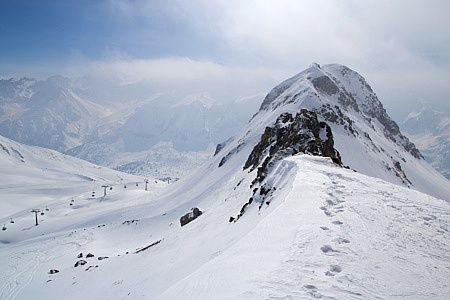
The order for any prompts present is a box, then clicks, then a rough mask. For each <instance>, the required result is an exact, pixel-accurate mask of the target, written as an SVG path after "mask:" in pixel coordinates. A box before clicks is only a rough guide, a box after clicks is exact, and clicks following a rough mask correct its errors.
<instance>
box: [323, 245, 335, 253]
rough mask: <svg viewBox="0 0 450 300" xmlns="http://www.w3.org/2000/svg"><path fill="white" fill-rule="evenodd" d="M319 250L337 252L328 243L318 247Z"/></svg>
mask: <svg viewBox="0 0 450 300" xmlns="http://www.w3.org/2000/svg"><path fill="white" fill-rule="evenodd" d="M320 250H322V252H323V253H333V252H338V251H336V250H334V249H333V248H332V247H331V246H330V245H323V246H322V247H320Z"/></svg>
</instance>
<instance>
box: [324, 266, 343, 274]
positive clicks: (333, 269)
mask: <svg viewBox="0 0 450 300" xmlns="http://www.w3.org/2000/svg"><path fill="white" fill-rule="evenodd" d="M341 272H342V268H341V266H339V265H330V270H328V271H326V272H325V275H326V276H334V275H336V273H341Z"/></svg>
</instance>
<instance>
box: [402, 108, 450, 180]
mask: <svg viewBox="0 0 450 300" xmlns="http://www.w3.org/2000/svg"><path fill="white" fill-rule="evenodd" d="M402 127H403V129H404V131H405V133H406V134H407V135H408V137H409V138H410V139H411V140H412V141H413V142H414V144H415V145H417V147H418V148H419V149H420V152H421V153H422V154H423V156H424V157H425V159H426V160H427V161H428V162H429V163H430V165H432V166H433V167H434V168H435V169H436V170H438V171H439V172H440V173H442V174H443V175H444V176H445V177H446V178H447V179H450V116H449V114H448V113H445V112H439V111H435V110H431V109H423V110H422V111H420V112H412V113H410V114H409V115H408V117H407V118H406V120H405V121H404V123H403V126H402Z"/></svg>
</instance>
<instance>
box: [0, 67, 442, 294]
mask: <svg viewBox="0 0 450 300" xmlns="http://www.w3.org/2000/svg"><path fill="white" fill-rule="evenodd" d="M355 170H356V171H357V172H355ZM364 173H365V174H364ZM368 175H370V176H368ZM449 189H450V187H449V185H448V181H447V180H446V179H445V178H443V177H442V176H441V175H440V174H438V173H437V172H436V171H434V170H433V169H432V168H431V167H430V166H429V165H428V164H427V163H426V162H425V161H424V160H423V159H422V158H421V156H420V153H419V152H418V151H417V149H415V147H414V145H413V144H411V143H410V142H409V141H408V140H407V139H406V138H405V137H404V136H403V135H402V134H401V133H400V132H399V130H398V127H397V126H396V124H395V123H394V122H393V121H392V120H391V119H390V118H389V117H388V116H387V114H386V113H385V111H384V109H383V106H382V105H381V103H380V102H379V101H378V99H377V98H376V96H375V94H374V93H373V91H371V89H370V88H369V86H368V84H367V83H366V82H365V80H364V79H363V78H362V77H361V76H360V75H359V74H357V73H356V72H354V71H352V70H350V69H348V68H346V67H344V66H340V65H326V66H323V67H319V66H318V65H316V64H315V65H312V66H311V67H310V68H308V69H306V70H305V71H303V72H301V73H299V74H298V75H296V76H294V77H293V78H291V79H289V80H287V81H285V82H283V83H281V84H280V85H279V86H277V87H275V88H274V89H273V90H272V91H271V92H270V93H269V94H268V96H267V97H266V98H265V99H264V101H263V103H262V105H261V108H260V110H259V111H258V112H257V113H256V114H255V115H254V117H253V118H252V119H251V120H250V122H249V123H248V124H247V125H246V126H244V127H243V128H242V130H241V131H240V132H239V133H238V134H237V135H235V136H234V137H233V138H231V139H229V140H228V141H227V142H225V143H222V144H221V145H219V146H218V147H217V149H216V153H215V156H214V157H212V158H211V160H210V161H208V162H207V163H205V164H204V165H202V166H201V167H200V168H199V169H197V170H196V171H195V172H194V173H193V174H191V175H190V176H188V177H186V178H183V179H182V180H180V181H178V182H176V183H174V184H171V185H166V188H164V187H162V188H159V186H158V185H155V186H152V187H151V188H150V189H149V191H146V192H147V193H146V192H145V191H143V189H139V191H136V190H133V191H132V190H129V189H125V188H118V187H116V186H115V187H114V190H113V191H114V193H112V194H108V195H107V196H102V197H97V196H95V197H91V198H94V199H91V200H90V201H84V200H86V199H85V198H86V197H88V196H89V195H83V194H77V193H74V195H73V197H74V198H76V200H75V201H78V200H80V201H81V200H83V201H84V202H82V205H80V206H79V207H77V208H76V209H75V208H73V207H70V206H68V205H67V202H63V203H56V202H54V203H53V204H54V206H52V207H51V210H50V211H49V213H48V214H47V213H46V216H47V219H46V222H42V224H41V225H39V226H33V225H29V223H30V222H29V220H28V219H29V214H30V213H29V212H28V211H27V214H25V213H22V214H17V215H15V219H14V220H15V223H13V224H10V223H8V222H9V219H10V217H9V216H5V217H3V218H2V219H0V221H3V222H4V224H5V225H6V227H7V229H6V230H4V231H2V232H1V233H0V234H1V235H0V241H1V243H0V251H1V254H2V257H7V259H5V260H0V282H2V284H1V285H0V296H1V297H3V298H16V299H28V298H30V297H32V296H36V295H39V296H41V297H46V298H61V297H64V298H65V299H76V298H91V299H94V298H95V299H96V298H107V299H118V298H126V297H132V298H134V299H149V298H151V299H186V298H196V299H198V298H202V299H230V298H232V299H267V298H298V299H309V298H313V299H314V298H322V299H373V298H380V299H392V298H395V297H400V298H407V297H414V298H416V299H429V298H430V297H431V298H445V297H446V296H448V294H449V293H450V287H449V286H448V284H447V278H448V276H449V275H450V259H449V255H448V253H450V245H449V244H448V243H447V241H448V239H449V238H450V218H449V216H450V204H449V203H448V202H446V201H444V200H440V199H437V198H434V197H432V196H430V195H427V194H425V193H422V192H421V191H425V192H427V193H430V194H434V195H437V196H439V197H440V198H441V199H445V200H450V199H448V195H450V192H449ZM418 190H419V191H418ZM2 192H3V190H2V189H0V193H2ZM53 211H55V213H53ZM186 221H190V222H188V223H186ZM24 229H26V230H24Z"/></svg>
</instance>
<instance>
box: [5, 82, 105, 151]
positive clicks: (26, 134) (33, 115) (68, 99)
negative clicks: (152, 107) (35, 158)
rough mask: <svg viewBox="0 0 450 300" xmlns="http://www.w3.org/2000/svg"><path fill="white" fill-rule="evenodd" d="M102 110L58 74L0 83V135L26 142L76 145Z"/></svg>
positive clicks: (48, 145)
mask: <svg viewBox="0 0 450 300" xmlns="http://www.w3.org/2000/svg"><path fill="white" fill-rule="evenodd" d="M104 111H105V110H104V109H103V108H102V107H101V106H99V105H96V104H95V103H92V102H90V101H87V100H84V99H81V98H80V97H78V96H77V95H76V93H75V92H74V91H73V89H72V88H71V82H70V80H69V79H67V78H64V77H61V76H54V77H50V78H49V79H47V80H45V81H36V80H32V79H27V78H23V79H20V80H14V79H10V80H1V83H0V134H2V135H3V136H6V137H9V138H12V139H14V140H17V141H20V142H22V143H26V144H29V145H35V146H41V147H46V148H50V149H54V150H57V151H60V152H61V151H65V150H67V149H70V148H72V147H75V146H78V145H80V144H81V143H82V141H83V138H84V136H85V135H87V134H88V133H89V132H90V130H91V129H92V127H93V125H94V124H93V123H94V120H95V118H98V117H101V116H103V115H104Z"/></svg>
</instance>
